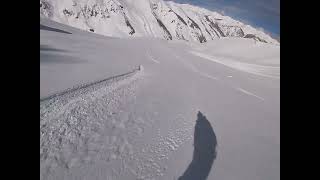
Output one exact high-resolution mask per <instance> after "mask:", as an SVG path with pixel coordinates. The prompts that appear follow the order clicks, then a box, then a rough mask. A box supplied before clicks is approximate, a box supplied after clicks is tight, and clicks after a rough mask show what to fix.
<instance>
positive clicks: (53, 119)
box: [40, 67, 143, 178]
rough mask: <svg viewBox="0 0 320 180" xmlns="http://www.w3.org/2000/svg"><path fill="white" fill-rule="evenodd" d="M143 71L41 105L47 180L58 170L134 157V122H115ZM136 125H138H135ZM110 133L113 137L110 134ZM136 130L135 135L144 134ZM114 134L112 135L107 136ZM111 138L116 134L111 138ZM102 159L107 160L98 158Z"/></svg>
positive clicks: (72, 91) (43, 168)
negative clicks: (130, 135)
mask: <svg viewBox="0 0 320 180" xmlns="http://www.w3.org/2000/svg"><path fill="white" fill-rule="evenodd" d="M142 75H143V68H142V67H140V68H139V69H136V70H134V71H132V72H130V73H126V74H124V75H120V76H116V77H114V78H108V79H106V80H102V81H98V82H94V83H90V84H87V85H82V86H78V87H76V88H72V89H69V90H67V91H64V92H61V93H58V94H56V95H53V96H50V97H48V98H45V99H43V100H40V169H41V171H42V173H41V174H42V176H43V177H42V178H46V177H47V176H49V175H50V174H51V172H52V171H54V170H55V169H56V168H60V169H66V170H68V169H70V168H73V167H76V166H81V164H84V163H90V162H96V161H97V160H101V159H103V158H104V160H105V161H110V160H113V159H118V158H120V156H122V155H124V154H130V153H132V145H131V144H130V142H128V140H127V138H126V136H125V135H121V133H119V134H120V135H119V136H117V133H118V132H119V131H121V130H123V129H125V128H126V127H127V126H130V127H131V125H130V123H131V124H132V122H124V121H121V120H120V121H116V119H115V118H114V116H115V115H116V113H115V112H119V109H118V108H119V106H120V105H121V104H122V103H124V102H127V101H129V100H130V99H132V98H134V97H135V95H134V94H135V89H136V86H137V85H136V83H137V81H138V80H139V79H140V78H141V77H142ZM134 124H135V125H139V124H137V123H134ZM106 128H107V129H110V132H109V130H108V132H106ZM138 130H139V127H138V128H131V131H136V132H135V133H138V134H139V132H140V131H138ZM106 133H109V134H106ZM110 133H111V134H110ZM99 154H103V156H99Z"/></svg>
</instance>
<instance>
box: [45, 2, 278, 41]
mask: <svg viewBox="0 0 320 180" xmlns="http://www.w3.org/2000/svg"><path fill="white" fill-rule="evenodd" d="M40 15H41V16H44V17H47V18H50V19H52V20H54V21H57V22H60V23H63V24H67V25H70V26H73V27H77V28H80V29H83V30H87V31H91V32H94V33H98V34H102V35H106V36H113V37H157V38H164V39H167V40H172V39H179V40H186V41H196V42H201V43H204V42H207V41H211V40H212V39H216V38H223V37H240V38H252V39H255V40H257V41H260V42H269V43H274V44H279V42H278V41H276V40H274V39H272V38H271V37H270V36H269V35H267V34H265V33H264V32H262V31H259V30H257V29H255V28H253V27H251V26H250V25H245V24H243V23H241V22H239V21H236V20H234V19H232V18H230V17H228V16H223V15H221V14H219V13H217V12H212V11H209V10H206V9H203V8H199V7H196V6H192V5H189V4H178V3H174V2H171V1H163V0H40Z"/></svg>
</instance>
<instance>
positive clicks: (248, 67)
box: [190, 51, 280, 79]
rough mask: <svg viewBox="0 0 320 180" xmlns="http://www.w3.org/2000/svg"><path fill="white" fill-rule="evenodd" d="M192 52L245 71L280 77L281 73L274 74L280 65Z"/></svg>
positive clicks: (275, 77) (269, 76)
mask: <svg viewBox="0 0 320 180" xmlns="http://www.w3.org/2000/svg"><path fill="white" fill-rule="evenodd" d="M190 53H191V54H193V55H196V56H198V57H201V58H204V59H207V60H210V61H214V62H216V63H219V64H222V65H225V66H228V67H231V68H234V69H237V70H240V71H243V72H247V73H251V74H254V75H259V76H263V77H268V78H274V79H280V77H279V76H280V73H279V76H278V73H277V74H276V75H274V74H273V72H274V71H280V67H273V66H262V65H257V64H248V63H243V62H239V61H233V60H227V59H224V60H219V59H217V58H214V57H212V56H210V55H207V54H204V53H200V52H196V51H190Z"/></svg>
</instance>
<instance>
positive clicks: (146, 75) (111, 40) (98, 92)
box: [40, 1, 280, 180]
mask: <svg viewBox="0 0 320 180" xmlns="http://www.w3.org/2000/svg"><path fill="white" fill-rule="evenodd" d="M52 2H53V1H52ZM57 2H59V1H57ZM83 2H84V1H83ZM88 2H89V1H88ZM126 2H127V3H130V2H131V3H132V4H133V3H134V2H137V3H138V1H126ZM137 7H138V5H137ZM146 18H148V17H146ZM279 97H280V46H279V45H276V44H270V43H263V42H258V41H255V40H254V39H250V38H228V37H225V38H218V39H212V40H211V41H210V42H207V43H198V42H186V41H178V40H173V41H166V40H163V39H162V38H159V39H156V38H134V39H124V38H116V37H105V36H102V35H98V34H95V33H91V32H88V31H86V30H80V29H76V28H73V27H70V26H66V25H63V24H60V23H57V22H54V21H51V20H48V19H43V18H41V19H40V179H43V180H44V179H48V180H56V179H71V180H72V179H86V180H89V179H90V180H91V179H101V180H109V179H110V180H111V179H112V180H127V179H128V180H132V179H146V180H147V179H159V180H168V179H170V180H171V179H180V180H191V179H193V180H195V179H198V180H204V179H208V180H209V179H210V180H214V179H217V180H231V179H236V180H253V179H254V180H279V179H280V106H279V105H280V98H279Z"/></svg>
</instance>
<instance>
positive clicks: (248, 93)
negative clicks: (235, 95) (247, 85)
mask: <svg viewBox="0 0 320 180" xmlns="http://www.w3.org/2000/svg"><path fill="white" fill-rule="evenodd" d="M236 89H237V90H238V91H240V92H243V93H245V94H247V95H250V96H254V97H256V98H258V99H260V100H262V101H264V98H262V97H260V96H257V95H255V94H253V93H251V92H249V91H246V90H244V89H242V88H236Z"/></svg>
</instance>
